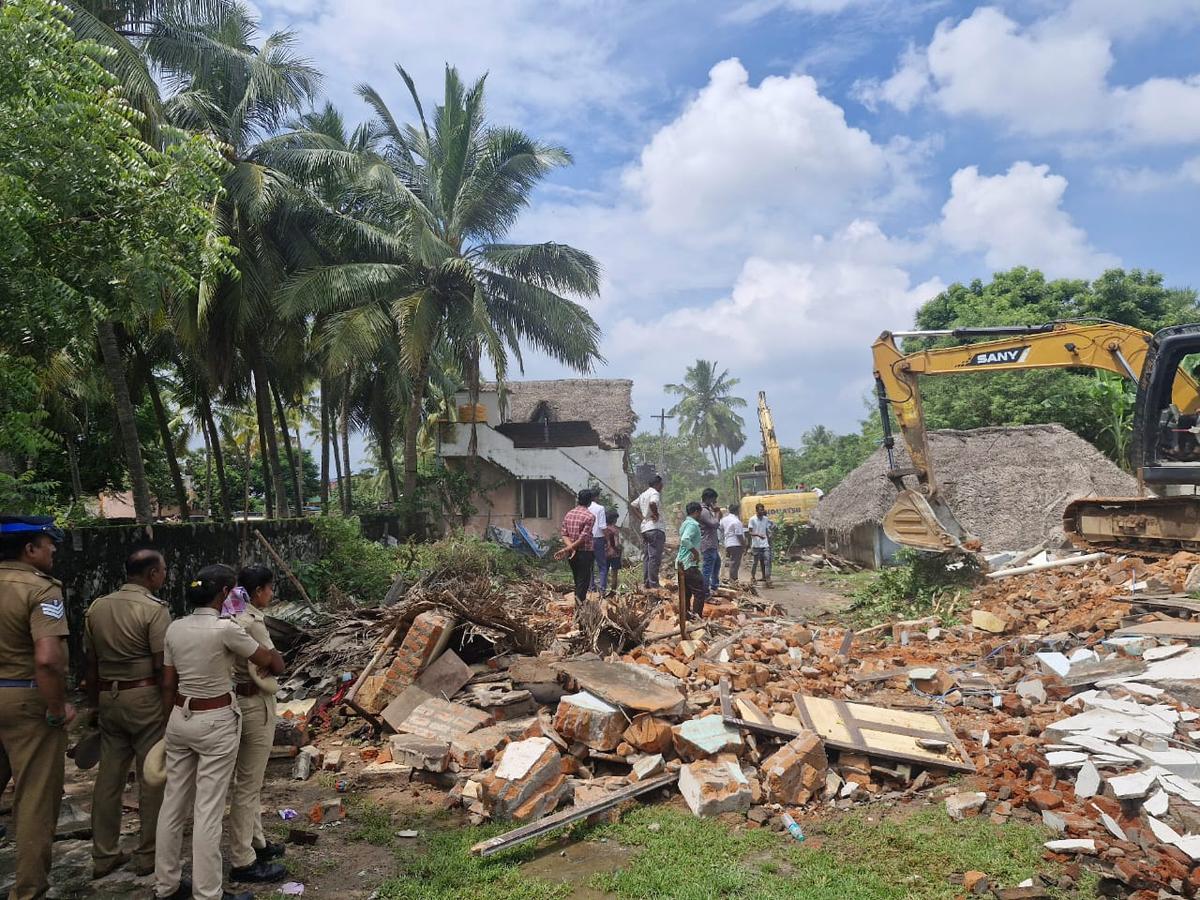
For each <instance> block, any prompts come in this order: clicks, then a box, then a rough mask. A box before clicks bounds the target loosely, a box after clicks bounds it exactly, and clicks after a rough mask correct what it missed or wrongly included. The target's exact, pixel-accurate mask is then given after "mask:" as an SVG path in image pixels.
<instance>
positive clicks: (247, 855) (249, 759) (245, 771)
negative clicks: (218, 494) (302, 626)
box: [226, 565, 287, 882]
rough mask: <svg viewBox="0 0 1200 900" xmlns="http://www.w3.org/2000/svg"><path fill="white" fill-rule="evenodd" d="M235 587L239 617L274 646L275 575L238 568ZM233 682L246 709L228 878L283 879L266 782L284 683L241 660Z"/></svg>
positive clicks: (233, 804) (231, 820)
mask: <svg viewBox="0 0 1200 900" xmlns="http://www.w3.org/2000/svg"><path fill="white" fill-rule="evenodd" d="M235 590H236V591H237V592H238V593H239V594H240V595H241V598H240V599H241V600H242V601H243V602H244V603H245V607H244V608H243V609H242V611H241V612H239V613H238V614H237V615H236V616H235V617H234V621H235V622H237V623H238V624H239V625H241V626H242V627H243V628H245V629H246V633H247V634H248V635H250V637H252V638H254V639H255V640H256V641H258V643H259V644H261V645H262V646H264V647H269V648H271V649H272V650H274V649H275V645H274V643H272V641H271V635H270V632H268V631H267V622H266V615H265V614H264V612H263V610H264V609H266V608H267V606H269V605H270V603H271V600H272V598H273V597H274V596H275V575H274V573H273V572H272V571H271V570H270V569H268V568H267V567H266V566H263V565H253V566H246V567H245V568H244V569H242V570H241V571H240V572H238V583H237V588H236V589H235ZM232 599H233V598H232V597H230V600H232ZM226 606H227V607H228V603H227V604H226ZM256 674H257V673H256ZM233 682H234V691H235V693H237V695H238V706H240V707H241V709H242V738H241V743H240V744H239V746H238V754H237V765H236V766H235V768H234V770H233V786H232V787H231V788H230V794H229V844H230V863H231V864H232V868H231V869H230V870H229V878H230V880H231V881H248V882H270V881H282V880H283V879H284V878H285V877H287V869H286V868H284V867H283V866H282V865H280V864H279V863H274V862H271V860H273V859H277V858H278V857H280V856H283V853H284V846H283V844H276V843H272V842H270V841H268V840H267V839H266V836H265V835H264V834H263V827H262V783H263V776H264V775H265V774H266V771H267V761H268V760H269V759H270V758H271V745H272V744H274V743H275V691H276V690H278V689H279V685H278V684H277V683H276V682H275V678H274V677H270V678H262V677H261V676H259V677H257V678H255V677H251V673H250V663H248V662H247V660H245V659H240V658H239V659H236V660H234V663H233Z"/></svg>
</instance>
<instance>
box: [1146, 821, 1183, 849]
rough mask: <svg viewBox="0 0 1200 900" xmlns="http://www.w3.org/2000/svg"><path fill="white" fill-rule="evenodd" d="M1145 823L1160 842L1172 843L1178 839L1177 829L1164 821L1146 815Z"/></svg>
mask: <svg viewBox="0 0 1200 900" xmlns="http://www.w3.org/2000/svg"><path fill="white" fill-rule="evenodd" d="M1146 824H1147V825H1149V826H1150V831H1151V832H1152V833H1153V834H1154V838H1155V840H1157V841H1158V842H1159V843H1160V844H1174V843H1175V842H1176V841H1178V840H1179V832H1178V831H1176V830H1175V829H1174V828H1172V827H1171V826H1170V825H1168V824H1167V823H1166V822H1160V821H1159V820H1158V819H1156V818H1154V816H1146Z"/></svg>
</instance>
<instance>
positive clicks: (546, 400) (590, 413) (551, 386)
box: [482, 378, 637, 449]
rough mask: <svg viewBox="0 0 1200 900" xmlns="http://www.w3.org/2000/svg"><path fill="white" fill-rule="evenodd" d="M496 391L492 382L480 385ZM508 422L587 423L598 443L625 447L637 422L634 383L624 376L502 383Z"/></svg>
mask: <svg viewBox="0 0 1200 900" xmlns="http://www.w3.org/2000/svg"><path fill="white" fill-rule="evenodd" d="M482 388H483V390H485V391H487V390H493V391H494V390H495V389H496V385H495V384H494V383H490V384H485V385H482ZM503 397H504V399H505V403H506V408H507V414H506V418H507V421H509V422H535V421H539V418H540V416H541V415H542V414H543V413H544V414H545V415H548V416H549V421H551V422H587V423H589V424H591V426H592V428H594V429H595V431H596V434H597V435H599V437H600V446H601V447H606V448H609V449H611V448H616V447H620V448H625V447H628V446H629V439H630V436H631V435H632V434H633V430H634V428H635V427H636V425H637V414H636V413H634V411H633V382H632V381H630V380H629V379H627V378H561V379H557V380H553V381H509V382H505V385H504V393H503Z"/></svg>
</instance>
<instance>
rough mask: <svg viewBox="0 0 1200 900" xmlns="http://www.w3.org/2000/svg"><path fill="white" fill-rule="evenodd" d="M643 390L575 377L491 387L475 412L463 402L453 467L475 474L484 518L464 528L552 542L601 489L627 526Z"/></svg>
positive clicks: (448, 460) (446, 431)
mask: <svg viewBox="0 0 1200 900" xmlns="http://www.w3.org/2000/svg"><path fill="white" fill-rule="evenodd" d="M632 394H633V382H632V381H629V380H627V379H611V378H567V379H559V380H554V381H512V382H507V383H505V384H504V385H502V386H499V387H498V386H497V385H496V384H494V383H488V384H484V385H483V387H482V388H481V390H480V394H479V398H478V400H477V401H476V403H474V404H472V403H471V400H470V397H469V395H468V394H467V392H465V391H464V392H461V393H459V394H458V395H457V396H456V398H455V403H456V407H457V410H456V411H457V419H458V421H457V422H454V423H452V424H448V425H446V426H444V427H443V428H442V430H441V441H440V448H439V453H440V456H441V458H442V459H443V460H444V462H445V464H446V466H447V467H448V468H451V469H460V470H462V469H468V468H471V469H473V470H474V471H475V472H476V473H477V475H478V482H479V486H478V489H477V491H476V492H475V494H474V496H473V497H472V498H471V503H472V505H473V506H474V507H475V513H474V514H473V515H471V516H468V517H466V520H465V521H464V519H463V517H461V516H454V517H453V519H452V521H453V522H454V524H456V525H459V526H462V527H464V528H466V530H467V531H469V532H472V533H475V534H480V535H483V534H486V533H487V530H488V527H489V526H497V527H500V528H509V529H511V528H512V527H513V522H514V521H520V522H521V524H522V525H524V527H525V528H527V529H528V530H529V531H530V532H532V533H533V534H534V535H536V536H538V537H540V538H544V539H551V538H553V537H554V536H555V535H557V534H558V528H559V523H560V522H561V520H562V517H563V515H564V514H565V513H566V512H567V510H568V509H570V508H571V507H572V506H574V505H575V495H576V493H578V492H579V491H581V490H583V489H584V488H588V487H594V488H599V489H600V491H601V494H602V500H603V501H604V502H607V503H610V504H611V505H613V506H616V507H617V509H618V510H619V511H620V513H621V519H620V521H622V522H624V521H625V518H626V514H627V504H628V499H627V498H629V497H630V495H631V484H630V476H629V472H630V465H629V445H630V440H631V438H632V436H633V431H634V428H635V426H636V425H637V415H636V414H635V413H634V411H633V400H632Z"/></svg>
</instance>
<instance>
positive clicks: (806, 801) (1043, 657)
mask: <svg viewBox="0 0 1200 900" xmlns="http://www.w3.org/2000/svg"><path fill="white" fill-rule="evenodd" d="M1197 563H1200V557H1197V556H1193V555H1190V554H1178V555H1177V556H1175V557H1172V558H1171V559H1169V560H1163V561H1160V562H1155V563H1153V564H1146V563H1143V562H1141V561H1138V560H1132V559H1119V560H1104V561H1101V562H1098V563H1091V564H1088V565H1085V566H1079V567H1073V568H1062V569H1054V570H1049V571H1045V572H1035V573H1032V574H1028V575H1021V576H1015V577H1012V578H1004V579H997V580H995V581H992V582H989V583H987V584H985V585H983V586H981V587H980V588H979V589H978V590H977V591H976V592H975V593H974V594H973V596H972V598H971V609H970V611H969V613H968V614H967V615H966V616H964V618H965V619H966V621H964V622H962V623H956V624H945V625H944V624H941V623H939V622H938V621H937V620H934V619H925V620H919V621H912V622H895V623H889V624H888V625H887V626H885V627H877V628H873V629H868V630H866V631H861V632H857V633H856V632H854V631H850V630H847V629H846V628H844V627H841V626H837V625H834V624H830V623H797V622H794V621H789V620H784V619H781V618H778V617H777V615H776V611H775V610H773V609H772V608H771V607H770V605H769V604H767V603H765V602H764V601H763V599H762V598H761V597H758V596H755V595H754V594H753V593H751V592H746V591H737V590H727V589H722V590H721V591H720V592H719V595H718V597H717V598H716V600H717V602H716V603H712V604H710V605H709V608H708V609H707V610H706V613H705V618H704V620H703V621H700V622H693V623H692V624H691V626H690V628H689V629H688V631H687V634H686V636H685V635H682V634H681V633H680V630H679V625H678V623H677V621H676V619H675V616H674V612H673V609H674V606H673V598H672V597H671V595H670V594H669V593H665V592H664V594H663V595H662V596H661V597H659V596H649V597H645V598H643V601H642V602H643V603H644V606H645V613H644V616H643V621H642V622H641V624H640V627H639V628H638V629H636V630H637V632H638V634H639V635H640V640H639V641H636V642H635V641H631V640H630V638H629V629H628V628H627V627H625V626H622V627H616V626H615V625H614V624H613V623H612V621H611V620H609V625H610V626H611V627H609V628H608V629H607V637H608V640H609V642H610V646H607V647H605V646H603V642H602V641H601V642H599V644H598V641H597V636H596V634H592V635H591V636H583V635H581V634H580V630H579V629H578V628H577V627H576V625H575V618H574V609H573V601H572V599H571V598H570V597H569V596H565V597H564V596H562V595H559V594H558V593H557V592H555V591H553V589H551V588H549V587H548V586H541V587H538V588H537V589H536V590H533V589H531V588H529V587H528V586H525V587H522V588H519V589H514V595H515V596H516V598H517V599H516V600H514V607H513V609H510V610H509V612H508V613H507V614H506V618H505V620H504V621H503V622H500V623H497V622H496V621H495V617H496V612H495V604H494V602H493V601H494V597H495V595H496V592H497V591H499V590H501V588H498V587H497V586H495V585H492V586H491V587H489V588H487V590H488V591H489V593H488V594H487V595H486V596H485V597H484V598H483V599H482V600H481V601H480V602H479V603H477V604H473V599H472V595H471V590H478V586H475V587H474V588H471V589H468V587H469V586H464V587H462V589H460V590H456V589H455V588H454V586H452V585H448V584H444V585H441V586H440V587H439V588H438V590H437V591H436V592H430V591H424V592H421V591H417V592H416V593H415V598H416V601H417V602H414V601H413V598H409V601H407V602H406V601H405V600H401V602H400V603H398V604H397V607H396V609H397V610H398V611H399V613H398V615H394V616H392V617H390V618H381V619H380V621H379V622H378V623H377V628H376V630H375V631H374V639H373V641H372V642H371V643H370V645H369V646H370V650H371V658H370V660H369V661H368V662H367V663H366V664H365V665H363V666H362V668H361V669H359V670H358V671H356V672H355V675H356V679H355V681H354V683H353V685H352V686H343V688H342V689H341V690H340V691H339V693H338V694H335V695H334V696H333V698H332V700H322V701H321V702H320V703H315V704H312V705H311V706H310V707H309V708H308V709H306V710H304V715H305V716H307V717H309V725H310V728H309V729H307V730H306V729H303V728H302V729H300V730H299V732H298V733H299V735H300V736H299V737H297V738H293V739H292V740H293V741H295V740H308V739H311V734H312V730H311V729H312V728H313V727H315V726H313V725H312V723H313V722H315V721H324V722H325V723H326V727H325V730H324V731H321V732H320V733H319V736H318V737H317V739H316V742H317V743H318V744H319V745H320V746H321V747H322V748H324V752H323V753H322V750H320V749H317V748H315V747H312V748H308V747H306V748H304V749H303V750H301V751H298V752H299V753H300V755H301V756H305V755H309V756H315V758H314V759H313V761H312V762H313V763H314V764H315V763H320V762H321V761H322V760H321V756H322V755H323V757H324V759H323V763H324V765H325V766H326V767H327V768H333V769H338V768H342V769H344V770H346V772H347V774H348V775H352V776H354V777H361V778H364V779H373V778H384V779H395V780H399V781H400V782H406V781H408V780H413V781H421V782H425V783H429V784H434V785H438V786H440V787H442V788H444V789H445V790H446V792H447V793H446V803H447V804H449V805H461V806H462V807H464V808H465V810H466V812H467V815H468V816H469V818H470V819H471V820H472V821H474V822H480V821H483V820H485V819H492V820H505V821H512V822H515V823H518V824H522V823H526V824H525V827H522V828H518V829H517V831H515V832H512V833H510V834H509V835H504V836H501V837H499V838H496V839H493V840H492V841H489V842H485V843H486V844H487V846H483V847H481V852H484V853H487V852H495V851H496V850H499V849H502V848H503V847H505V846H510V845H511V843H515V842H517V841H519V840H524V839H528V838H530V837H535V836H536V835H537V834H541V833H544V832H545V831H548V830H550V829H551V828H553V827H557V826H559V825H562V824H565V823H566V822H570V821H575V820H578V819H582V818H588V817H592V816H596V815H603V814H606V813H608V812H609V811H611V810H613V809H614V808H615V807H617V806H618V805H619V804H621V803H624V802H627V801H630V800H632V799H633V798H634V797H636V796H638V795H640V794H650V793H655V792H658V791H663V790H677V791H678V792H679V793H680V794H681V795H682V797H683V799H684V801H685V802H686V803H687V805H688V807H689V808H690V809H691V810H692V812H693V813H695V814H696V815H718V814H736V815H737V816H739V817H744V819H743V821H744V824H745V826H746V827H771V828H775V829H783V828H784V827H785V825H786V824H787V817H788V816H791V817H792V818H794V819H797V820H799V821H801V822H803V821H804V820H805V819H806V818H811V817H814V816H817V815H819V814H820V813H821V811H822V810H823V809H827V808H829V807H834V808H841V809H845V808H849V807H851V806H852V805H855V804H859V803H868V802H876V801H891V802H897V801H904V800H906V799H921V798H923V799H924V800H926V801H929V802H932V801H933V800H935V799H936V800H937V801H938V802H944V803H945V806H946V810H947V813H948V814H949V815H950V816H952V817H954V818H964V817H968V816H974V815H986V816H989V817H990V818H991V819H992V820H993V821H996V822H1003V821H1007V820H1008V819H1010V818H1012V819H1021V820H1029V821H1040V822H1043V823H1044V824H1046V825H1048V826H1050V827H1051V828H1052V829H1054V830H1055V831H1058V832H1060V834H1061V836H1060V837H1059V838H1057V839H1056V840H1053V841H1050V842H1048V843H1047V846H1046V852H1047V858H1048V859H1055V860H1057V861H1058V862H1060V863H1064V862H1065V863H1066V865H1065V867H1064V868H1063V869H1062V871H1065V872H1066V875H1065V876H1063V877H1064V879H1066V881H1064V883H1063V885H1060V886H1066V885H1067V883H1068V882H1069V881H1070V880H1072V879H1077V878H1078V874H1079V873H1078V866H1079V864H1080V861H1081V860H1080V857H1086V858H1087V859H1088V860H1089V861H1090V863H1091V864H1092V865H1095V866H1098V867H1099V868H1100V869H1101V871H1102V874H1103V877H1104V879H1105V880H1104V884H1105V885H1106V886H1107V888H1109V889H1111V892H1112V893H1114V894H1121V893H1126V894H1127V893H1131V892H1143V893H1141V894H1136V893H1135V896H1140V897H1146V898H1149V897H1156V896H1159V895H1158V893H1157V892H1158V891H1159V890H1163V891H1167V892H1170V893H1175V894H1184V895H1187V896H1193V895H1194V894H1196V893H1197V890H1198V889H1200V868H1197V867H1196V865H1195V862H1196V861H1197V860H1200V836H1197V835H1200V744H1198V743H1196V742H1195V739H1197V738H1200V724H1195V723H1197V722H1200V713H1198V712H1196V711H1194V710H1193V709H1192V706H1191V704H1192V703H1193V702H1195V703H1196V704H1197V706H1198V707H1200V648H1196V649H1193V648H1192V647H1191V646H1190V644H1191V643H1197V644H1200V622H1195V623H1193V622H1190V621H1188V620H1187V618H1186V617H1187V616H1188V615H1189V614H1190V613H1191V612H1193V611H1196V612H1200V602H1198V601H1189V600H1187V599H1186V597H1182V596H1181V595H1180V593H1179V592H1181V591H1182V590H1183V588H1184V586H1185V583H1186V582H1187V581H1188V580H1189V577H1196V576H1192V573H1193V572H1194V571H1200V570H1198V569H1197ZM413 593H414V592H412V591H410V594H413ZM431 593H432V594H434V596H430V595H431ZM439 599H440V600H441V601H442V602H437V601H438V600H439ZM622 604H623V605H621V604H618V605H620V606H621V609H622V611H623V614H628V608H629V603H628V601H622ZM601 611H602V613H605V614H607V610H605V609H604V608H603V607H602V608H601ZM617 618H620V617H619V616H618V617H617ZM600 630H601V631H604V629H600ZM534 638H536V641H534ZM585 638H586V639H585ZM481 639H485V640H484V643H485V645H486V647H487V648H488V649H486V650H485V651H482V652H481V650H480V647H481V643H480V642H481ZM531 641H534V646H531V645H530V642H531ZM598 646H599V648H600V649H601V650H602V651H604V652H603V654H602V653H600V652H594V651H593V649H590V648H596V647H598ZM621 646H623V647H624V648H625V649H624V652H618V648H619V647H621ZM514 650H521V651H523V652H514ZM532 650H536V652H530V651H532ZM467 660H470V662H467ZM335 680H336V679H335ZM345 685H349V683H348V682H346V683H345ZM350 711H353V712H354V715H352V716H350V717H347V715H346V714H348V713H350ZM322 717H323V718H322ZM363 720H365V723H366V724H364V721H363ZM356 739H359V740H361V739H366V740H365V742H364V743H362V744H360V745H359V746H358V750H357V753H353V757H354V758H353V759H352V758H350V756H351V754H348V753H344V752H343V751H344V750H345V749H346V748H347V747H349V746H352V745H353V744H354V742H355V740H356ZM331 757H332V758H333V764H332V765H331V762H330V761H331ZM956 773H967V775H966V777H964V778H961V779H958V780H956V781H954V782H951V781H950V776H952V775H954V774H956ZM560 807H564V808H562V809H561V810H560ZM985 883H986V882H985V881H984V882H981V881H979V879H974V880H973V882H972V884H973V885H974V888H975V889H979V885H981V884H985ZM1042 889H1043V888H1042V886H1034V885H1027V886H1025V887H1021V888H1009V889H1008V891H1009V892H1010V894H1011V896H1041V894H1039V893H1038V891H1040V890H1042ZM1012 891H1023V892H1024V893H1011V892H1012Z"/></svg>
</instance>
